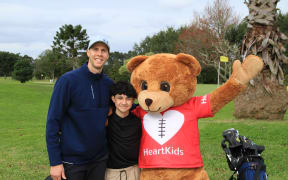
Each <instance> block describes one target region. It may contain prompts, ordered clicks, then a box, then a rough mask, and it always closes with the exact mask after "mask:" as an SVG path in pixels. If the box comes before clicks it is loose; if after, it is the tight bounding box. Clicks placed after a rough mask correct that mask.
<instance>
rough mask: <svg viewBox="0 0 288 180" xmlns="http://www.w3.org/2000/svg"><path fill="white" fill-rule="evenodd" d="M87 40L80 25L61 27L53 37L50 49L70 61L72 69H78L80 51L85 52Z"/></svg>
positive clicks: (84, 31)
mask: <svg viewBox="0 0 288 180" xmlns="http://www.w3.org/2000/svg"><path fill="white" fill-rule="evenodd" d="M88 44H89V40H88V35H87V33H86V30H85V29H82V26H81V25H76V26H73V25H71V24H69V25H67V24H65V25H63V26H62V27H60V29H59V31H58V32H56V36H55V37H54V41H53V45H52V49H53V51H56V52H58V53H60V54H62V55H64V57H66V58H68V59H71V60H72V65H73V69H76V68H77V67H78V62H77V61H78V60H79V59H78V56H79V54H80V51H86V50H87V48H88Z"/></svg>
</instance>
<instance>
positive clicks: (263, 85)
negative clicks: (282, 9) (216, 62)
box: [234, 0, 288, 120]
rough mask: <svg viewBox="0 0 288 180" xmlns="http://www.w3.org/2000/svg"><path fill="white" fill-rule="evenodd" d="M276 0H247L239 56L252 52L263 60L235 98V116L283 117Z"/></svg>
mask: <svg viewBox="0 0 288 180" xmlns="http://www.w3.org/2000/svg"><path fill="white" fill-rule="evenodd" d="M277 3H278V0H271V1H267V0H249V1H248V2H247V1H246V4H247V6H248V8H249V17H248V31H247V33H246V35H245V37H244V40H243V43H242V49H241V55H242V57H244V58H245V57H246V56H247V55H249V54H254V55H257V56H259V57H261V58H262V59H263V61H264V63H265V67H264V69H263V71H262V72H261V73H260V74H259V75H258V76H257V77H256V78H255V79H254V80H252V81H251V82H250V84H249V85H247V88H246V90H245V91H244V92H243V93H241V94H240V95H239V96H238V97H237V98H236V99H235V101H234V102H235V111H234V116H235V117H237V118H255V119H271V120H272V119H283V117H284V114H285V113H286V110H287V107H288V92H287V90H286V87H285V86H284V85H283V80H284V73H283V70H282V67H281V65H282V64H283V63H287V62H288V58H287V57H286V56H285V55H284V53H283V52H284V51H285V48H284V46H283V44H282V42H283V41H285V40H287V37H286V36H285V35H284V34H282V33H281V32H280V31H279V28H278V27H276V26H275V22H276V5H277Z"/></svg>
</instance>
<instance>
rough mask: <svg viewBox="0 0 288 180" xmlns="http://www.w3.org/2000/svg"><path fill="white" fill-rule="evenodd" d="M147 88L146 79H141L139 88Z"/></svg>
mask: <svg viewBox="0 0 288 180" xmlns="http://www.w3.org/2000/svg"><path fill="white" fill-rule="evenodd" d="M147 88H148V86H147V82H146V81H144V80H143V81H141V89H142V90H146V89H147Z"/></svg>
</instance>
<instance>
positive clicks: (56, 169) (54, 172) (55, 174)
mask: <svg viewBox="0 0 288 180" xmlns="http://www.w3.org/2000/svg"><path fill="white" fill-rule="evenodd" d="M50 175H51V178H52V179H53V180H61V177H62V179H67V178H66V176H65V171H64V167H63V164H59V165H57V166H51V168H50Z"/></svg>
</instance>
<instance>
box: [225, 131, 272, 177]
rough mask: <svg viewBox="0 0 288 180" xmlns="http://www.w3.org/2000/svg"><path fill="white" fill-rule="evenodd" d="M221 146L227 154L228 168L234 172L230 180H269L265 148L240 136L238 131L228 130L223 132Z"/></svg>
mask: <svg viewBox="0 0 288 180" xmlns="http://www.w3.org/2000/svg"><path fill="white" fill-rule="evenodd" d="M223 137H224V139H223V141H222V143H221V146H222V148H223V150H224V152H225V154H226V159H227V163H228V166H229V168H230V170H231V171H234V173H233V175H232V176H231V177H230V180H233V179H235V178H234V174H235V173H237V180H268V177H267V174H266V165H265V164H264V159H263V158H262V157H261V153H262V152H263V151H264V149H265V147H264V146H258V145H256V144H255V143H254V142H252V141H251V140H250V139H248V138H246V137H245V136H240V135H239V132H238V130H235V129H234V128H232V129H227V130H225V131H224V132H223Z"/></svg>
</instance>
